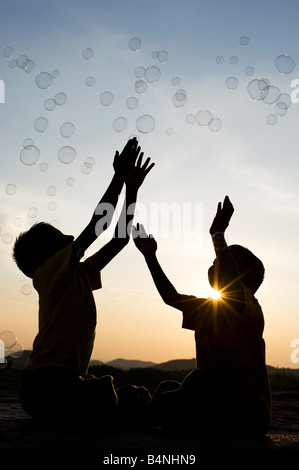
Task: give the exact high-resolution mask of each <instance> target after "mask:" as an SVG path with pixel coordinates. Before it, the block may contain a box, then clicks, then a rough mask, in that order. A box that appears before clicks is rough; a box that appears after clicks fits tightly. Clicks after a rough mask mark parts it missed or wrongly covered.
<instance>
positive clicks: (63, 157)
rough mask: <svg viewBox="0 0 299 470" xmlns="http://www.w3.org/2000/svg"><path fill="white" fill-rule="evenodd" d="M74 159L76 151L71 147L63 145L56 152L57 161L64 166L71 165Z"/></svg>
mask: <svg viewBox="0 0 299 470" xmlns="http://www.w3.org/2000/svg"><path fill="white" fill-rule="evenodd" d="M75 158H76V150H75V149H74V148H73V147H70V146H68V145H65V146H64V147H61V148H60V149H59V150H58V159H59V160H60V161H61V163H65V164H66V165H68V164H70V163H72V162H73V161H74V160H75Z"/></svg>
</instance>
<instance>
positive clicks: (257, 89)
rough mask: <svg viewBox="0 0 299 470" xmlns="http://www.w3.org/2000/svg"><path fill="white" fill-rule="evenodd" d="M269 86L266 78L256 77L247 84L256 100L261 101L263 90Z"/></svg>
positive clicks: (251, 95)
mask: <svg viewBox="0 0 299 470" xmlns="http://www.w3.org/2000/svg"><path fill="white" fill-rule="evenodd" d="M268 86H269V82H268V81H267V80H266V79H264V78H255V79H254V80H251V82H249V83H248V85H247V91H248V94H249V96H250V98H252V99H253V100H254V101H261V99H262V91H263V90H264V89H265V88H267V87H268Z"/></svg>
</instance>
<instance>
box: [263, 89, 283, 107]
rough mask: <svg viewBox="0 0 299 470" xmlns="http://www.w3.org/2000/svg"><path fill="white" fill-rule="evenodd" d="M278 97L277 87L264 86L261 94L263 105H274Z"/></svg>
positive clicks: (278, 90)
mask: <svg viewBox="0 0 299 470" xmlns="http://www.w3.org/2000/svg"><path fill="white" fill-rule="evenodd" d="M279 96H280V89H279V88H278V87H277V86H273V85H270V86H266V87H265V88H263V90H262V92H261V99H262V101H263V103H265V104H273V103H276V102H277V100H278V98H279Z"/></svg>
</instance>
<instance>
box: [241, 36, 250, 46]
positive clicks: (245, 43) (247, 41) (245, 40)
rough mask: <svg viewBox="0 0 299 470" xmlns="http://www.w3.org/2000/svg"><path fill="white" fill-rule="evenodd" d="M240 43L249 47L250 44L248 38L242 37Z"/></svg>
mask: <svg viewBox="0 0 299 470" xmlns="http://www.w3.org/2000/svg"><path fill="white" fill-rule="evenodd" d="M239 41H240V44H241V46H248V44H249V38H248V37H247V36H241V37H240V39H239Z"/></svg>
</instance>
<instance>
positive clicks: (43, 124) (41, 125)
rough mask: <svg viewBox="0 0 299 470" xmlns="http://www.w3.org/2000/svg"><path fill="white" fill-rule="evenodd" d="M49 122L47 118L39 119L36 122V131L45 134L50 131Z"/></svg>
mask: <svg viewBox="0 0 299 470" xmlns="http://www.w3.org/2000/svg"><path fill="white" fill-rule="evenodd" d="M48 126H49V122H48V120H47V119H46V118H45V117H38V118H37V119H35V121H34V129H35V130H36V131H37V132H45V131H46V130H47V129H48Z"/></svg>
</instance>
